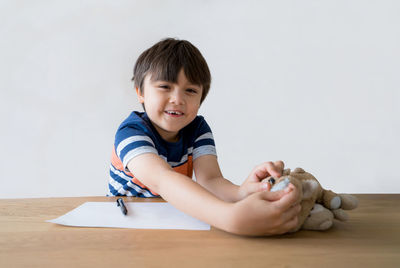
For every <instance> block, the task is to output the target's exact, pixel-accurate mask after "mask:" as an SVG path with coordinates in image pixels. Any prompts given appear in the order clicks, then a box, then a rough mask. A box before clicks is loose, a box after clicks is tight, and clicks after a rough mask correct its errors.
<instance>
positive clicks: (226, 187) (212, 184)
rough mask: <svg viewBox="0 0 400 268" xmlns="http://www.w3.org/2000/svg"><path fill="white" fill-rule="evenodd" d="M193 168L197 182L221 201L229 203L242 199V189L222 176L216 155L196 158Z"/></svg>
mask: <svg viewBox="0 0 400 268" xmlns="http://www.w3.org/2000/svg"><path fill="white" fill-rule="evenodd" d="M193 168H194V172H195V175H196V179H197V182H198V183H199V184H200V185H201V186H203V187H204V188H206V189H207V190H208V191H210V192H211V193H213V194H214V195H216V196H217V197H219V198H220V199H222V200H225V201H227V202H236V201H239V200H241V199H242V197H241V195H240V192H239V190H240V187H239V186H238V185H235V184H233V183H232V182H230V181H229V180H227V179H225V178H224V177H223V176H222V173H221V169H220V168H219V165H218V161H217V157H216V156H215V155H202V156H200V157H198V158H196V159H195V160H194V161H193Z"/></svg>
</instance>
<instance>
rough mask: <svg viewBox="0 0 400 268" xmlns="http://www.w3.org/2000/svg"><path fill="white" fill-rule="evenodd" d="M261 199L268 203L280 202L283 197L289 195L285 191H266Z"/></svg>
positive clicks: (262, 193)
mask: <svg viewBox="0 0 400 268" xmlns="http://www.w3.org/2000/svg"><path fill="white" fill-rule="evenodd" d="M261 195H262V196H261V198H262V199H263V200H266V201H270V202H274V201H278V200H280V199H281V198H282V197H283V196H285V195H287V193H286V192H285V191H276V192H271V191H264V192H261Z"/></svg>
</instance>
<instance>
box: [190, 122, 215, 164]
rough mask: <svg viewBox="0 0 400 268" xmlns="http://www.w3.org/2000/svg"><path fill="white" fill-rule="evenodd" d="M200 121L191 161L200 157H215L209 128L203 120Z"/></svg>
mask: <svg viewBox="0 0 400 268" xmlns="http://www.w3.org/2000/svg"><path fill="white" fill-rule="evenodd" d="M201 119H202V120H201V121H200V123H199V125H198V129H197V130H198V131H197V135H196V137H195V140H194V144H193V160H195V159H196V158H198V157H199V156H202V155H215V156H216V155H217V151H216V149H215V142H214V137H213V134H212V132H211V128H210V127H209V125H208V124H207V122H206V121H205V120H204V119H203V118H201Z"/></svg>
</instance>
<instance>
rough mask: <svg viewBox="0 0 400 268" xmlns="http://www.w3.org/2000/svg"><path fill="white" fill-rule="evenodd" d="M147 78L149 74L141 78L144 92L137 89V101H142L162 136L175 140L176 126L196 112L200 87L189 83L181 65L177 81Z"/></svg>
mask: <svg viewBox="0 0 400 268" xmlns="http://www.w3.org/2000/svg"><path fill="white" fill-rule="evenodd" d="M150 78H151V77H150V75H146V77H145V79H144V89H143V94H141V93H140V91H139V89H136V92H137V95H138V99H139V102H140V103H143V104H144V106H145V108H146V113H147V115H148V116H149V118H150V120H151V122H152V123H153V125H154V127H155V128H156V129H157V131H158V133H159V134H160V135H161V137H162V138H163V139H164V140H166V141H170V142H174V141H177V140H178V139H179V137H178V132H179V130H181V129H182V128H184V127H185V126H187V125H188V124H189V123H190V122H192V121H193V120H194V119H195V117H196V116H197V112H198V110H199V108H200V100H201V96H202V87H201V86H199V85H192V84H191V83H190V82H189V81H188V80H187V78H186V76H185V73H184V72H183V69H182V70H181V71H180V72H179V74H178V79H177V82H176V83H171V82H167V81H151V79H150Z"/></svg>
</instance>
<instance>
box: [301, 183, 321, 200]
mask: <svg viewBox="0 0 400 268" xmlns="http://www.w3.org/2000/svg"><path fill="white" fill-rule="evenodd" d="M301 184H302V188H303V199H306V198H310V197H311V196H312V195H313V194H314V193H315V191H316V190H317V189H318V182H317V181H314V180H304V181H302V182H301Z"/></svg>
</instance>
